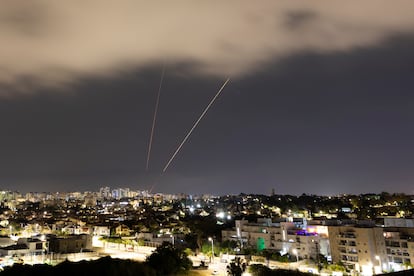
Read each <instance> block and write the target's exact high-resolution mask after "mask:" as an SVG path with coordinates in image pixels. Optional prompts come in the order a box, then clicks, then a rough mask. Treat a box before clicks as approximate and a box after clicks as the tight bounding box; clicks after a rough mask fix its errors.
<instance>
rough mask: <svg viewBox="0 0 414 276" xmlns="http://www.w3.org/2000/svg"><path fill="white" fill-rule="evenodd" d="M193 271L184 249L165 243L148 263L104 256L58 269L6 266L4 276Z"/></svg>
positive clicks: (157, 275)
mask: <svg viewBox="0 0 414 276" xmlns="http://www.w3.org/2000/svg"><path fill="white" fill-rule="evenodd" d="M191 268H192V262H191V260H190V259H188V257H187V254H186V253H185V252H184V251H183V250H181V249H177V248H175V247H173V246H172V245H171V244H169V243H164V244H162V245H161V246H159V247H158V248H157V249H156V250H155V251H154V253H153V254H152V255H151V256H149V257H148V259H147V261H146V262H144V263H140V262H135V261H132V260H121V259H112V258H111V257H104V258H100V259H98V260H95V261H81V262H75V263H74V262H69V261H65V262H63V263H60V264H58V265H56V266H50V265H33V266H31V265H21V264H15V265H13V266H11V267H6V268H5V270H4V271H3V272H1V273H0V276H15V275H19V276H52V275H59V276H65V275H70V276H73V275H77V276H83V275H84V276H89V275H99V276H135V275H140V276H168V275H180V274H182V273H183V272H186V271H188V270H190V269H191Z"/></svg>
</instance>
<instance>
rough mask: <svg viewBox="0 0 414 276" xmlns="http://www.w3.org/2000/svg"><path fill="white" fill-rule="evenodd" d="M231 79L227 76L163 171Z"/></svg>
mask: <svg viewBox="0 0 414 276" xmlns="http://www.w3.org/2000/svg"><path fill="white" fill-rule="evenodd" d="M229 81H230V78H227V80H226V81H225V82H224V83H223V85H222V86H221V88H220V89H219V91H218V92H217V93H216V95H215V96H214V97H213V99H212V100H211V101H210V103H209V104H208V105H207V107H206V108H205V109H204V111H203V113H201V115H200V117H198V119H197V121H196V122H195V123H194V125H193V127H192V128H191V129H190V131H189V132H188V133H187V135H186V136H185V137H184V139H183V141H182V142H181V144H180V145H179V146H178V148H177V149H176V150H175V152H174V154H173V155H172V156H171V158H170V160H169V161H168V162H167V164H166V165H165V167H164V169H163V170H162V172H163V173H164V172H165V171H166V170H167V169H168V167H169V166H170V164H171V162H172V161H173V160H174V158H175V156H176V155H177V153H178V152H179V151H180V150H181V148H182V147H183V145H184V144H185V142H186V141H187V140H188V138H189V137H190V135H191V133H192V132H193V131H194V129H195V128H196V127H197V125H198V123H200V121H201V119H203V117H204V115H205V114H206V113H207V111H208V110H209V109H210V107H211V106H212V105H213V103H214V102H215V100H216V99H217V98H218V96H220V94H221V91H223V89H224V87H225V86H226V85H227V83H228V82H229Z"/></svg>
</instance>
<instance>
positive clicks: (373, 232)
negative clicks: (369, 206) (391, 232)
mask: <svg viewBox="0 0 414 276" xmlns="http://www.w3.org/2000/svg"><path fill="white" fill-rule="evenodd" d="M328 235H329V244H330V248H331V253H332V261H333V262H334V263H339V262H341V263H343V264H344V265H345V266H346V267H347V268H348V269H349V270H351V271H355V272H361V273H362V274H364V275H371V274H373V273H380V272H382V271H385V270H388V258H387V255H386V246H385V239H384V234H383V229H382V228H381V227H375V226H365V227H364V226H355V225H350V226H328Z"/></svg>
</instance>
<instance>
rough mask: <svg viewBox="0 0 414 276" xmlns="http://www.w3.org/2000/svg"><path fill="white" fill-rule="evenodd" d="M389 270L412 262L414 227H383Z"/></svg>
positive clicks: (413, 255) (413, 257)
mask: <svg viewBox="0 0 414 276" xmlns="http://www.w3.org/2000/svg"><path fill="white" fill-rule="evenodd" d="M384 239H385V246H386V252H387V259H388V264H389V270H391V271H398V270H402V269H405V268H407V267H408V266H410V265H411V264H414V228H413V227H387V228H384Z"/></svg>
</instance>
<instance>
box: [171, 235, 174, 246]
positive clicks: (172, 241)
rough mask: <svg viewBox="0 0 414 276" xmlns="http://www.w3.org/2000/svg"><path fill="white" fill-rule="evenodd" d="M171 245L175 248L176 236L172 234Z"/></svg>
mask: <svg viewBox="0 0 414 276" xmlns="http://www.w3.org/2000/svg"><path fill="white" fill-rule="evenodd" d="M171 243H172V246H173V247H174V234H171Z"/></svg>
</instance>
